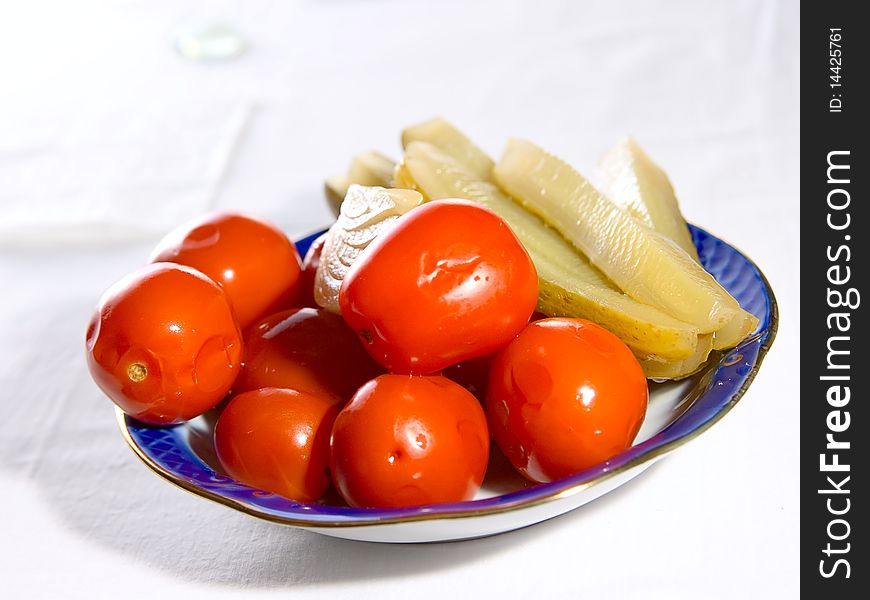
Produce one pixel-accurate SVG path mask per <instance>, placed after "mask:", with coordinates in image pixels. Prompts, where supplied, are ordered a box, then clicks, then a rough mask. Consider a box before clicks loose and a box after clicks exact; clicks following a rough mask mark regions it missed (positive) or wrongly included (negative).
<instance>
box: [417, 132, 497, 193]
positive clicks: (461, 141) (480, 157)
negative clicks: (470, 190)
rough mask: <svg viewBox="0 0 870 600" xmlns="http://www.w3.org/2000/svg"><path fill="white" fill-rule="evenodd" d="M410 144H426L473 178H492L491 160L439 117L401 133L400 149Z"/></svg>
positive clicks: (492, 164) (483, 179)
mask: <svg viewBox="0 0 870 600" xmlns="http://www.w3.org/2000/svg"><path fill="white" fill-rule="evenodd" d="M411 142H427V143H429V144H432V145H433V146H435V147H436V148H439V149H440V150H441V151H442V152H444V153H446V154H447V155H449V156H452V157H453V158H454V160H456V161H457V162H458V163H459V164H461V165H462V166H463V167H464V168H465V170H467V171H468V172H469V173H471V174H472V175H473V176H474V177H475V178H477V179H479V180H482V181H488V180H490V179H491V178H492V168H493V166H494V163H493V162H492V159H491V158H490V157H489V156H488V155H487V154H486V153H485V152H484V151H483V150H481V149H480V148H478V147H477V146H476V145H475V144H474V142H472V141H471V140H470V139H468V137H466V135H465V134H464V133H462V132H461V131H459V130H458V129H457V128H456V127H454V126H453V125H452V124H450V123H448V122H447V121H445V120H444V119H442V118H440V117H436V118H434V119H429V120H428V121H425V122H423V123H420V124H419V125H414V126H412V127H407V128H405V129H404V130H403V131H402V148H407V147H408V145H409V144H410V143H411Z"/></svg>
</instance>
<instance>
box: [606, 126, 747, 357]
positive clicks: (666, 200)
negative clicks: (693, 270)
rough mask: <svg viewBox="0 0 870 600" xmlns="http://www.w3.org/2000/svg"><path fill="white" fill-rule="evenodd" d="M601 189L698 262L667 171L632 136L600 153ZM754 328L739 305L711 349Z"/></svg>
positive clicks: (729, 345) (728, 344)
mask: <svg viewBox="0 0 870 600" xmlns="http://www.w3.org/2000/svg"><path fill="white" fill-rule="evenodd" d="M600 169H601V173H602V176H603V178H604V192H605V194H606V195H607V197H608V198H610V199H611V200H613V201H614V202H616V204H618V205H619V206H621V207H622V208H624V209H625V210H627V211H628V212H629V213H630V214H631V215H632V216H634V217H635V218H638V219H640V220H641V221H643V222H644V223H646V224H647V225H649V226H650V227H652V228H653V229H655V230H656V231H658V232H659V233H661V234H662V235H664V236H665V237H667V238H669V239H670V240H672V241H673V242H675V243H676V244H677V245H678V246H679V247H680V248H682V249H683V250H685V251H686V253H687V254H688V255H689V256H691V257H692V258H693V259H694V260H695V262H700V261H699V258H698V250H697V249H696V248H695V244H694V243H693V242H692V236H691V234H690V233H689V228H688V226H687V225H686V220H685V218H684V217H683V214H682V213H681V212H680V206H679V203H678V202H677V198H676V196H675V195H674V188H673V186H672V185H671V182H670V180H669V179H668V176H667V174H666V173H665V172H664V171H663V170H662V169H661V168H660V167H659V166H658V165H656V164H655V163H654V162H653V161H652V160H651V159H650V158H649V156H648V155H647V154H646V153H645V152H644V151H643V149H642V148H641V147H640V145H639V144H638V143H637V142H636V141H635V140H634V139H632V138H626V139H624V140H622V141H621V142H620V143H619V144H617V145H616V146H614V147H613V148H612V149H611V150H610V151H608V152H607V154H605V155H604V158H602V160H601V163H600ZM756 327H758V318H757V317H756V316H755V315H753V314H752V313H749V312H747V311H745V310H743V309H742V308H741V309H740V310H739V311H738V312H737V314H735V315H734V316H733V317H732V318H731V320H729V321H728V322H727V323H725V325H723V326H722V327H721V328H719V329H718V330H717V331H716V332H715V335H714V336H713V349H714V350H724V349H726V348H733V347H734V346H736V345H737V344H739V343H740V342H742V341H743V340H744V339H745V338H746V336H748V335H749V334H750V333H752V332H753V331H755V328H756Z"/></svg>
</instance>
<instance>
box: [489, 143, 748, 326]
mask: <svg viewBox="0 0 870 600" xmlns="http://www.w3.org/2000/svg"><path fill="white" fill-rule="evenodd" d="M493 175H494V177H495V180H496V182H497V183H498V184H499V185H500V186H501V187H502V188H503V189H505V190H506V191H507V192H508V193H509V194H511V195H512V196H513V197H514V198H516V199H518V200H519V201H520V202H521V203H522V204H523V206H525V207H526V208H527V209H529V210H530V211H531V212H534V213H535V214H537V215H539V216H540V217H541V218H542V219H543V220H544V221H545V222H547V223H548V224H549V225H551V226H553V227H554V228H555V229H557V230H558V231H559V232H560V233H561V234H562V235H563V236H564V237H565V238H566V239H568V240H569V241H570V242H571V243H572V244H574V245H575V246H576V247H577V248H579V249H580V250H581V251H582V252H583V253H584V254H585V255H586V256H587V257H588V258H589V259H590V261H591V262H592V264H594V265H595V266H597V267H598V268H600V269H601V270H602V271H603V272H604V273H605V274H606V275H607V276H608V277H609V278H610V279H611V280H612V281H613V282H615V283H616V284H617V285H618V286H619V287H620V288H621V289H622V290H623V291H624V292H626V293H627V294H628V295H630V296H632V297H633V298H634V299H635V300H637V301H639V302H642V303H644V304H649V305H651V306H654V307H656V308H658V309H660V310H661V311H662V312H665V313H666V314H669V315H671V316H672V317H674V318H676V319H678V320H680V321H684V322H686V323H689V324H691V325H693V326H695V327H697V328H698V330H699V332H701V333H708V332H712V331H715V330H716V329H718V328H720V327H722V326H723V325H724V324H726V323H727V322H728V321H729V320H730V319H732V318H733V317H734V315H735V314H736V313H737V312H738V310H739V308H740V307H739V305H738V304H737V301H736V300H734V298H732V297H731V295H730V294H728V292H727V291H725V289H724V288H722V286H721V285H719V283H717V282H716V280H715V279H714V278H713V277H712V276H711V275H710V274H709V273H707V272H706V271H705V270H704V269H703V268H702V267H701V266H700V265H699V264H698V263H697V262H695V261H694V260H692V259H691V257H690V256H689V255H688V254H686V253H685V252H684V251H683V250H682V249H680V247H679V246H677V245H676V244H674V243H673V242H672V241H670V240H669V239H667V238H666V237H665V236H663V235H661V234H660V233H657V232H656V231H654V230H652V229H651V228H649V227H647V226H645V225H643V224H642V223H641V222H640V221H638V220H637V219H635V218H633V217H632V216H631V215H629V214H628V213H627V212H625V211H624V210H622V209H621V208H619V207H618V206H616V205H615V204H614V203H613V202H611V201H610V200H608V199H607V198H606V197H604V196H603V195H602V194H601V193H600V192H599V191H598V190H596V189H595V188H594V187H592V185H591V184H590V183H589V182H588V181H586V179H585V178H583V176H582V175H580V174H579V173H577V172H576V171H575V170H574V169H572V168H571V167H570V166H569V165H568V164H566V163H564V162H563V161H562V160H560V159H558V158H556V157H555V156H553V155H551V154H548V153H547V152H545V151H544V150H542V149H540V148H538V147H537V146H535V145H534V144H532V143H530V142H527V141H521V140H511V141H510V142H509V143H508V146H507V148H506V149H505V152H504V154H503V155H502V158H501V160H500V161H499V162H498V163H497V164H496V166H495V168H494V170H493Z"/></svg>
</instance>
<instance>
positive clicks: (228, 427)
mask: <svg viewBox="0 0 870 600" xmlns="http://www.w3.org/2000/svg"><path fill="white" fill-rule="evenodd" d="M337 413H338V408H337V407H336V406H335V404H334V403H333V402H332V399H331V398H328V397H323V396H318V395H316V394H310V393H307V392H299V391H296V390H286V389H277V388H265V389H261V390H253V391H250V392H246V393H244V394H239V395H238V396H235V397H234V398H233V399H232V400H230V402H229V404H227V406H226V408H224V410H223V412H222V413H221V416H220V417H218V421H217V424H216V425H215V431H214V441H215V450H216V451H217V455H218V459H219V460H220V463H221V465H222V466H223V468H224V469H225V470H226V472H227V473H228V474H229V475H230V476H231V477H232V478H234V479H236V480H238V481H241V482H242V483H245V484H247V485H250V486H252V487H256V488H260V489H262V490H266V491H269V492H273V493H275V494H279V495H281V496H284V497H285V498H290V499H291V500H296V501H297V502H314V501H315V500H317V499H318V498H320V497H321V496H322V495H323V493H324V492H326V489H327V488H328V487H329V475H328V474H327V470H326V469H327V465H328V463H329V434H330V431H331V430H332V424H333V421H334V420H335V415H336V414H337Z"/></svg>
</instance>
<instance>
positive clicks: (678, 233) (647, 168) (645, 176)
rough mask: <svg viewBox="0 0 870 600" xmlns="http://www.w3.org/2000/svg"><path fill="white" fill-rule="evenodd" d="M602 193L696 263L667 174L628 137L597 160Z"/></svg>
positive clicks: (696, 253)
mask: <svg viewBox="0 0 870 600" xmlns="http://www.w3.org/2000/svg"><path fill="white" fill-rule="evenodd" d="M599 166H600V169H601V174H602V176H603V178H604V187H603V190H602V191H603V192H604V193H605V194H606V195H607V197H608V198H610V199H611V200H613V201H614V202H615V203H616V204H617V205H619V206H621V207H622V208H624V209H625V210H626V211H628V213H629V214H631V215H632V216H633V217H635V218H637V219H640V220H641V221H642V222H643V223H645V224H646V225H648V226H650V227H652V228H653V229H655V230H656V231H658V232H659V233H661V234H662V235H664V236H665V237H667V238H669V239H671V240H673V241H674V242H675V243H676V244H677V245H678V246H679V247H680V248H682V249H683V250H685V251H686V254H688V255H689V256H691V257H692V258H693V259H694V260H695V262H698V250H697V249H696V248H695V244H694V243H692V236H691V234H690V233H689V228H688V227H687V226H686V220H685V219H684V218H683V214H682V213H681V212H680V206H679V204H678V203H677V197H676V195H675V194H674V188H673V186H672V185H671V181H670V179H668V176H667V174H666V173H665V172H664V171H663V170H662V169H661V168H660V167H659V166H658V165H656V164H655V163H654V162H653V161H652V160H651V159H650V157H649V156H647V154H646V152H644V151H643V149H642V148H641V147H640V146H639V145H638V143H637V142H636V141H634V139H632V138H625V139H624V140H622V141H621V142H619V143H618V144H617V145H616V146H614V147H613V148H611V149H610V150H609V151H608V152H607V153H606V154H605V155H604V158H602V159H601V163H600V165H599Z"/></svg>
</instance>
